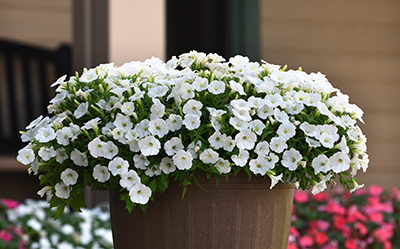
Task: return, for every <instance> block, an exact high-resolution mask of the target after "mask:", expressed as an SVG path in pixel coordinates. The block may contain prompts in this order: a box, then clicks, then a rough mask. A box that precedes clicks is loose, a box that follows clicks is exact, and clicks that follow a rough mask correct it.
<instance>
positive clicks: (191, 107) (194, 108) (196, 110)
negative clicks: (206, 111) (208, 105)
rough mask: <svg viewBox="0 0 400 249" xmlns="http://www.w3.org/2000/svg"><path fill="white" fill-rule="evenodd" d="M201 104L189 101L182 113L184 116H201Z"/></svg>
mask: <svg viewBox="0 0 400 249" xmlns="http://www.w3.org/2000/svg"><path fill="white" fill-rule="evenodd" d="M202 107H203V104H202V103H201V102H200V101H197V100H193V99H190V100H189V101H188V102H186V104H185V105H184V106H183V108H182V111H183V113H185V114H194V115H198V116H201V108H202Z"/></svg>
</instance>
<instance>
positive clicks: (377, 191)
mask: <svg viewBox="0 0 400 249" xmlns="http://www.w3.org/2000/svg"><path fill="white" fill-rule="evenodd" d="M382 192H383V188H382V187H380V186H377V185H371V186H370V187H369V194H370V195H373V196H376V195H380V194H382Z"/></svg>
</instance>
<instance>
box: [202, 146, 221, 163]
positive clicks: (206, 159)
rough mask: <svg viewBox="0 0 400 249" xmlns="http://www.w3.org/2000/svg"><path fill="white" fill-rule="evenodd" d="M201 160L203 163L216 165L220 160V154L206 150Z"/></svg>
mask: <svg viewBox="0 0 400 249" xmlns="http://www.w3.org/2000/svg"><path fill="white" fill-rule="evenodd" d="M199 158H200V160H201V161H202V162H203V163H216V162H217V161H218V159H219V154H218V152H216V151H214V150H212V149H205V150H204V151H203V152H202V153H201V154H200V156H199Z"/></svg>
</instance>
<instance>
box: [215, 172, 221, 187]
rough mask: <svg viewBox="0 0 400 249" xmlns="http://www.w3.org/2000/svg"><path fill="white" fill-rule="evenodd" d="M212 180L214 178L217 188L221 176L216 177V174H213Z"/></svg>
mask: <svg viewBox="0 0 400 249" xmlns="http://www.w3.org/2000/svg"><path fill="white" fill-rule="evenodd" d="M214 178H215V180H216V181H217V184H216V185H215V186H218V185H219V183H220V181H221V176H220V175H217V174H214Z"/></svg>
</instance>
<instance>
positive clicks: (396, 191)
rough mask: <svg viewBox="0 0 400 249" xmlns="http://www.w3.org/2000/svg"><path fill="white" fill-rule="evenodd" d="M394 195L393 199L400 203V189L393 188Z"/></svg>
mask: <svg viewBox="0 0 400 249" xmlns="http://www.w3.org/2000/svg"><path fill="white" fill-rule="evenodd" d="M392 193H393V198H394V199H395V200H398V201H400V191H399V189H398V188H396V187H393V188H392Z"/></svg>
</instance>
